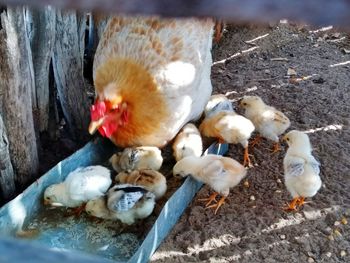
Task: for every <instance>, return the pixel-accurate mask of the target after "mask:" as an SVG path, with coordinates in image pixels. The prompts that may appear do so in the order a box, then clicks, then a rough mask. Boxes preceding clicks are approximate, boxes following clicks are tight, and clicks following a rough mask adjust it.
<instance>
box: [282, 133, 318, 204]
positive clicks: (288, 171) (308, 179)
mask: <svg viewBox="0 0 350 263" xmlns="http://www.w3.org/2000/svg"><path fill="white" fill-rule="evenodd" d="M283 140H285V141H286V142H287V144H288V146H289V148H288V150H287V153H286V155H285V157H284V159H283V167H284V182H285V185H286V187H287V189H288V191H289V192H290V194H291V195H292V197H293V200H292V201H291V203H290V204H289V206H288V207H287V210H295V209H296V207H297V206H302V205H303V204H304V200H305V197H313V196H314V195H315V194H316V193H317V192H318V190H319V189H320V188H321V185H322V181H321V178H320V176H319V174H320V163H319V162H318V161H317V160H316V159H315V157H313V156H312V154H311V152H312V147H311V144H310V140H309V137H308V136H307V135H306V134H305V133H303V132H300V131H296V130H293V131H290V132H288V133H287V134H286V135H285V136H284V137H283Z"/></svg>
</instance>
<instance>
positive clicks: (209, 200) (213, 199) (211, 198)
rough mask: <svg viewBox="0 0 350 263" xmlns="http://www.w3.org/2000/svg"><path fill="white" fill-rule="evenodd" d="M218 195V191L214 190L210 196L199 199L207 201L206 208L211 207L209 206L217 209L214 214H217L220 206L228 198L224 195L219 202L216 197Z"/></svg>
mask: <svg viewBox="0 0 350 263" xmlns="http://www.w3.org/2000/svg"><path fill="white" fill-rule="evenodd" d="M218 195H219V194H218V193H216V192H214V193H212V194H211V195H210V196H209V197H208V198H203V199H198V201H201V202H203V201H204V202H207V203H206V204H205V208H206V209H209V208H213V209H215V211H214V214H215V215H216V213H217V212H218V210H219V208H220V207H221V206H222V205H223V204H224V203H225V199H226V197H224V196H223V197H221V199H220V200H219V202H217V201H216V197H217V196H218ZM213 202H214V203H216V204H212V203H213Z"/></svg>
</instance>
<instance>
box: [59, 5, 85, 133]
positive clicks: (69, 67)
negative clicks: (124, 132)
mask: <svg viewBox="0 0 350 263" xmlns="http://www.w3.org/2000/svg"><path fill="white" fill-rule="evenodd" d="M85 29H86V16H85V14H84V15H83V14H78V13H77V12H74V11H57V14H56V39H57V41H56V44H55V47H54V56H53V69H54V75H55V82H56V86H57V91H58V95H59V97H60V101H61V106H62V110H63V113H64V116H65V118H66V120H67V123H68V125H69V128H70V131H71V134H72V135H73V136H74V137H76V138H79V139H81V138H85V136H87V128H88V123H89V120H90V111H89V103H88V102H89V100H88V95H87V91H86V87H85V85H86V84H85V80H84V77H83V59H84V56H83V55H84V36H85Z"/></svg>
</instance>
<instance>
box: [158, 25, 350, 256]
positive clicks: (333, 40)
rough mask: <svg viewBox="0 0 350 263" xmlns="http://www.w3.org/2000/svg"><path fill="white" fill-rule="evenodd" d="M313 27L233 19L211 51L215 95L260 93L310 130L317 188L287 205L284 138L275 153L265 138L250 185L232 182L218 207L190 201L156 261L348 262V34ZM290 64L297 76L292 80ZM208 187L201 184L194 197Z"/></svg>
mask: <svg viewBox="0 0 350 263" xmlns="http://www.w3.org/2000/svg"><path fill="white" fill-rule="evenodd" d="M312 30H316V29H314V28H309V27H305V26H299V25H288V24H276V25H273V26H268V25H267V26H263V27H257V26H249V25H247V26H239V27H238V26H228V28H227V32H226V33H225V35H224V37H223V39H222V41H221V43H220V45H219V46H218V47H215V48H214V50H213V54H214V56H213V57H214V65H213V68H212V80H213V87H214V93H222V94H226V95H227V96H228V98H230V99H232V101H233V103H234V102H235V101H236V100H238V99H240V98H241V97H242V96H243V95H246V94H249V95H259V96H261V97H262V98H263V99H264V101H266V102H267V103H268V104H270V105H273V106H275V107H276V108H278V109H280V110H282V111H283V112H284V113H285V114H286V115H287V116H288V117H289V118H290V119H291V122H292V125H291V129H299V130H303V131H308V132H309V136H310V139H311V142H312V144H313V147H314V155H315V156H316V157H317V158H318V159H319V160H320V162H321V165H322V166H321V178H322V180H323V186H322V188H321V190H320V191H319V193H318V194H317V195H316V196H315V197H314V198H313V199H312V200H310V202H309V203H308V204H306V205H305V207H304V208H303V209H302V210H300V211H298V212H294V213H287V212H285V211H283V210H282V207H283V206H284V205H285V203H286V202H287V201H289V200H290V199H291V197H290V195H289V193H288V192H287V190H286V188H285V186H284V183H283V168H282V160H283V157H284V154H285V151H286V146H283V147H282V151H281V152H279V153H277V154H272V153H271V152H270V148H271V147H272V144H271V143H269V142H266V141H265V142H263V143H262V144H261V145H259V146H257V147H256V148H255V149H254V152H252V154H253V155H254V162H255V166H254V167H253V168H251V169H249V171H248V175H247V178H246V180H247V181H248V183H249V187H246V186H244V184H243V183H241V184H240V185H239V186H237V187H236V188H234V189H232V191H231V194H230V196H229V198H228V202H227V203H226V204H225V205H224V206H223V208H222V209H221V210H220V211H219V213H218V214H217V215H214V214H213V211H211V210H205V209H204V208H203V206H202V204H201V203H199V202H198V201H196V200H194V201H193V202H192V204H191V205H190V207H188V208H187V209H186V211H185V213H184V214H183V216H182V217H181V219H180V220H179V222H178V223H177V225H176V226H175V227H174V229H173V230H172V231H171V233H170V235H169V236H168V237H167V238H166V240H165V241H164V242H163V243H162V245H161V246H160V247H159V249H158V250H157V252H156V253H155V254H154V256H153V257H152V259H151V262H157V263H160V262H350V229H349V225H350V209H349V207H350V193H349V190H350V187H349V185H350V179H349V177H350V157H349V156H350V132H349V121H350V103H349V100H350V54H349V53H348V52H349V49H350V40H349V35H347V34H345V33H338V32H340V31H339V30H336V29H332V30H324V31H319V32H311V31H312ZM259 36H260V38H259V39H256V40H253V39H255V38H257V37H259ZM250 40H253V41H250ZM276 58H278V59H277V60H276ZM281 58H282V59H281ZM346 62H347V63H346ZM341 63H343V64H341ZM288 68H293V69H294V70H295V72H296V74H297V76H296V77H294V78H288V76H287V71H288ZM228 156H230V157H233V158H235V159H237V160H240V161H241V160H242V157H243V151H242V148H241V147H240V146H230V151H229V153H228ZM208 193H209V189H208V188H207V187H204V188H202V190H201V191H200V192H199V193H198V194H197V196H196V198H202V197H206V196H207V194H208ZM346 219H348V220H349V223H347V222H346Z"/></svg>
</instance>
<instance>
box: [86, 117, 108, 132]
mask: <svg viewBox="0 0 350 263" xmlns="http://www.w3.org/2000/svg"><path fill="white" fill-rule="evenodd" d="M103 121H104V118H101V119H99V120H97V121H92V122H90V125H89V133H90V134H91V135H92V134H94V133H95V132H96V131H97V129H98V128H100V127H101V125H102V124H103Z"/></svg>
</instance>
